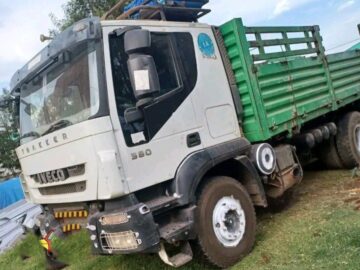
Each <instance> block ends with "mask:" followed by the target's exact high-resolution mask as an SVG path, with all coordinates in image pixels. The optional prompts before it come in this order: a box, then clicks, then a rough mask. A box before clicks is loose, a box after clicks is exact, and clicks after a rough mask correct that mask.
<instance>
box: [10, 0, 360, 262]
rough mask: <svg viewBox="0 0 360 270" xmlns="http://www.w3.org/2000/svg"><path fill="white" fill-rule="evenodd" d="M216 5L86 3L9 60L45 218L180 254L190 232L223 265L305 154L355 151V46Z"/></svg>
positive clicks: (334, 160) (239, 250) (348, 163)
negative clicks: (257, 22)
mask: <svg viewBox="0 0 360 270" xmlns="http://www.w3.org/2000/svg"><path fill="white" fill-rule="evenodd" d="M206 12H207V11H206V10H203V9H194V8H189V9H186V8H178V7H163V6H162V7H157V6H140V7H135V8H133V9H131V10H130V11H128V12H126V13H125V14H123V15H121V16H120V17H113V18H112V19H111V18H110V19H109V17H111V16H108V15H109V14H107V15H106V16H105V17H104V18H103V19H102V20H101V19H99V18H96V17H93V18H89V19H85V20H82V21H80V22H78V23H76V24H74V25H73V26H71V27H70V28H68V29H66V30H65V31H64V32H63V33H61V34H58V35H57V36H56V37H55V38H54V39H53V40H52V41H51V42H49V43H48V44H47V46H46V47H45V48H44V49H43V50H42V51H41V52H40V53H39V54H37V55H36V56H35V57H34V58H32V59H31V60H30V61H29V62H28V63H27V64H26V65H25V66H24V67H23V68H22V69H20V70H19V71H18V72H16V74H15V75H14V76H13V78H12V81H11V88H12V93H13V95H14V96H15V97H16V100H17V104H18V108H19V119H20V133H21V146H20V147H19V148H18V149H17V150H16V151H17V155H18V157H19V160H20V163H21V167H22V184H23V189H24V191H25V193H26V196H27V198H28V199H29V200H30V201H32V202H34V203H37V204H41V205H42V206H43V207H44V209H45V212H44V214H43V216H42V217H41V219H39V220H41V222H40V223H41V224H40V227H41V228H42V231H45V232H46V231H49V230H51V229H53V228H52V225H51V224H54V222H49V220H50V221H56V222H57V224H58V226H60V228H61V229H62V231H63V232H65V233H67V232H69V231H73V230H77V229H80V228H87V230H88V232H89V237H90V239H91V243H92V249H93V251H94V252H95V253H96V254H106V255H116V254H132V253H158V254H159V255H160V257H161V259H162V260H163V261H164V262H165V263H167V264H169V265H172V266H175V267H177V266H181V265H184V264H185V263H187V262H189V261H190V260H191V259H192V257H193V253H192V248H193V246H192V244H193V243H195V244H196V245H198V246H199V249H200V250H201V251H202V253H203V255H204V256H205V257H206V258H207V259H208V261H209V262H210V263H211V264H213V265H215V266H217V267H221V268H226V267H229V266H232V265H234V264H235V263H236V262H238V261H239V260H240V259H241V258H243V257H244V256H245V255H246V254H248V253H249V252H250V251H251V250H252V248H253V245H254V241H255V234H256V215H255V210H254V209H255V208H254V207H255V206H256V207H267V206H268V200H269V199H270V198H271V199H276V198H281V197H282V196H284V194H286V192H287V191H288V190H289V189H290V188H292V187H293V186H295V185H296V184H298V183H299V182H300V181H301V180H302V177H303V169H302V165H304V164H305V163H309V162H312V161H313V160H319V161H320V162H322V163H323V164H324V165H325V166H327V167H329V168H354V167H355V166H357V165H358V164H359V161H360V113H359V110H360V107H359V104H360V103H359V100H360V51H359V50H354V51H347V52H343V53H338V54H332V55H327V54H326V53H325V49H324V47H323V45H322V38H321V35H320V31H319V27H318V26H303V27H300V26H297V27H247V26H244V24H243V22H242V20H241V19H233V20H231V21H229V22H227V23H225V24H224V25H221V26H212V25H208V24H204V23H198V22H197V18H198V17H199V16H200V15H203V14H205V13H206ZM135 15H136V16H135ZM354 27H355V26H354ZM190 243H191V244H190ZM169 245H174V246H176V249H177V250H178V253H177V254H176V255H175V256H170V255H168V253H167V247H168V246H169Z"/></svg>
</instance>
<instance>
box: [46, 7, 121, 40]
mask: <svg viewBox="0 0 360 270" xmlns="http://www.w3.org/2000/svg"><path fill="white" fill-rule="evenodd" d="M117 2H119V0H70V1H69V2H68V3H66V4H64V5H63V7H62V8H63V11H64V18H63V19H59V18H57V17H56V16H55V15H54V14H50V18H51V20H52V22H53V24H54V26H55V28H56V29H55V30H52V31H51V33H52V34H54V33H56V32H59V31H63V30H65V29H66V28H67V27H69V26H71V25H72V24H74V23H75V22H77V21H80V20H81V19H84V18H88V17H91V16H98V17H101V16H102V15H103V14H104V13H105V12H106V11H108V10H109V9H110V8H112V7H113V6H114V5H115V4H116V3H117Z"/></svg>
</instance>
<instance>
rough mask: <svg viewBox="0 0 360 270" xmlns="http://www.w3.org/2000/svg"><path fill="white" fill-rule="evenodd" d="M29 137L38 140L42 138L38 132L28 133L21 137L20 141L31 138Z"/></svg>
mask: <svg viewBox="0 0 360 270" xmlns="http://www.w3.org/2000/svg"><path fill="white" fill-rule="evenodd" d="M29 137H36V138H40V134H39V133H38V132H36V131H31V132H28V133H25V134H24V135H22V136H21V137H20V140H22V139H25V138H29Z"/></svg>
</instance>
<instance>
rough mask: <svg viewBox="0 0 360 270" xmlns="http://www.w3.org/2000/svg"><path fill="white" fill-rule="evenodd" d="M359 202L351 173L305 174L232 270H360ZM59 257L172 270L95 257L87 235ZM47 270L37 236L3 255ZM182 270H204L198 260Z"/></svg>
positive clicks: (100, 265)
mask: <svg viewBox="0 0 360 270" xmlns="http://www.w3.org/2000/svg"><path fill="white" fill-rule="evenodd" d="M359 203H360V179H351V173H350V172H348V171H341V172H307V173H306V177H305V179H304V181H303V182H302V183H301V184H300V185H299V186H298V187H297V188H296V189H295V191H294V194H293V196H292V198H291V200H290V201H289V204H288V206H287V207H286V208H285V209H283V210H281V211H275V210H274V209H273V210H262V209H258V233H257V239H256V246H255V248H254V250H253V252H252V253H251V254H250V255H249V256H247V257H246V258H245V259H244V260H243V261H242V262H240V263H239V264H237V265H236V266H235V267H233V269H235V270H236V269H289V270H290V269H291V270H293V269H295V270H296V269H360V256H359V254H360V212H359V210H358V209H360V207H359ZM59 252H60V254H61V256H60V258H61V259H62V260H63V261H65V262H67V263H69V264H70V266H69V267H68V268H67V269H69V270H72V269H74V270H75V269H76V270H78V269H80V270H81V269H154V270H155V269H171V268H168V267H166V266H165V265H164V264H163V263H162V262H161V261H160V259H159V258H158V257H157V256H156V255H131V256H93V255H91V251H90V243H89V240H88V235H87V233H86V232H81V233H79V234H77V235H73V236H71V237H69V238H68V239H67V240H66V241H64V242H63V243H62V246H61V247H60V248H59ZM21 255H27V256H29V258H28V259H26V260H23V259H22V258H21V257H22V256H21ZM44 267H45V262H44V256H43V251H42V249H41V248H40V247H39V245H38V242H37V239H36V237H34V236H33V235H28V236H27V237H26V239H25V240H24V241H22V242H21V243H19V244H18V245H17V246H16V247H15V248H14V249H13V250H11V251H9V252H7V253H5V254H4V255H1V256H0V269H24V270H26V269H31V270H33V269H44ZM183 269H188V270H190V269H194V270H195V269H206V267H205V266H204V265H202V264H201V263H200V262H197V261H195V262H192V263H190V264H188V265H186V266H185V267H183Z"/></svg>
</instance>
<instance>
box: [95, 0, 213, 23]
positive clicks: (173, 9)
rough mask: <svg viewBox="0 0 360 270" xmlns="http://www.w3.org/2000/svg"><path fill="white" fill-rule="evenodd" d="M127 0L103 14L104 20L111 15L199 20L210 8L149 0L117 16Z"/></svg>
mask: <svg viewBox="0 0 360 270" xmlns="http://www.w3.org/2000/svg"><path fill="white" fill-rule="evenodd" d="M126 2H127V0H123V1H120V2H118V3H117V4H116V5H115V6H114V7H113V8H111V9H110V10H109V11H108V12H106V13H105V14H104V15H103V16H102V18H101V19H102V20H108V19H109V18H110V17H112V18H114V17H115V19H116V20H128V19H137V20H161V21H181V22H197V21H198V19H199V18H201V17H203V16H205V15H206V14H208V13H209V12H210V11H211V10H210V9H202V8H186V7H179V6H167V5H156V6H150V5H147V4H148V3H149V2H151V0H147V1H145V2H144V4H143V5H141V6H136V7H133V8H132V9H130V10H128V11H126V12H124V13H122V14H121V15H119V16H117V15H116V14H118V11H119V10H121V9H123V7H124V5H125V3H126Z"/></svg>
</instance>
